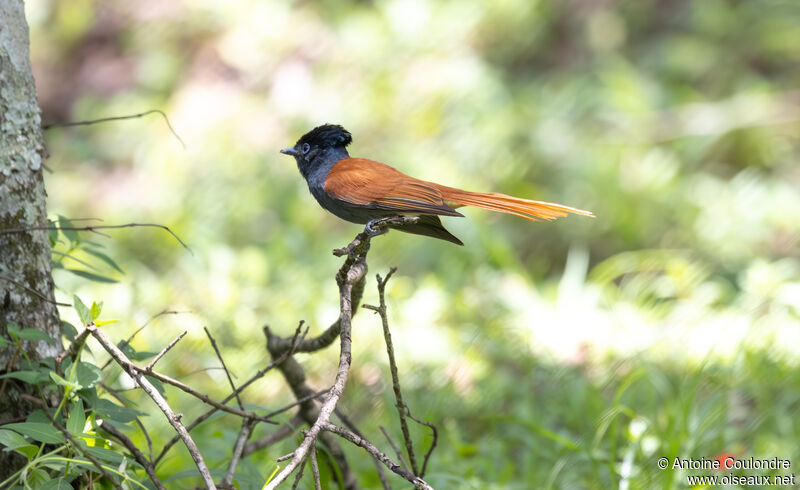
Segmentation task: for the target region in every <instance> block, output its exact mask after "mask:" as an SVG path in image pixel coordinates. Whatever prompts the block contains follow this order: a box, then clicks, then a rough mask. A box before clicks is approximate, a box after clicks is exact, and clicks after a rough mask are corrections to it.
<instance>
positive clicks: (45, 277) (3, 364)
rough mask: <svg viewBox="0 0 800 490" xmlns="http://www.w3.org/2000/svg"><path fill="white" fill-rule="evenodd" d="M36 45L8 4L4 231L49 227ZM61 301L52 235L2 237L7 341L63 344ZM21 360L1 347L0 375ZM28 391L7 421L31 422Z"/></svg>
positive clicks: (5, 413)
mask: <svg viewBox="0 0 800 490" xmlns="http://www.w3.org/2000/svg"><path fill="white" fill-rule="evenodd" d="M28 43H29V41H28V25H27V23H26V21H25V10H24V8H23V3H22V1H21V0H2V1H0V230H3V229H9V228H20V227H28V226H37V225H38V226H42V225H46V224H47V222H46V214H45V197H46V194H45V190H44V180H43V177H42V163H43V161H44V158H45V149H44V144H43V139H42V131H41V114H40V110H39V105H38V102H37V98H36V87H35V85H34V81H33V73H32V72H31V64H30V55H29V44H28ZM48 300H49V301H48ZM53 300H54V297H53V279H52V276H51V273H50V241H49V238H48V234H47V231H31V232H27V233H2V232H0V335H2V336H3V338H5V339H6V340H8V339H9V337H8V325H9V323H15V324H17V325H19V327H21V328H35V329H38V330H41V331H43V332H46V333H47V334H48V335H49V336H50V337H51V338H54V339H56V340H58V339H60V336H61V327H60V322H59V319H58V312H57V310H56V306H55V304H54V303H53V302H52V301H53ZM59 347H60V342H58V341H57V342H56V343H55V345H50V344H48V343H46V342H41V341H40V342H26V343H25V344H23V348H24V349H25V351H26V353H27V354H28V356H30V357H31V358H32V359H40V358H43V357H47V356H53V355H55V354H57V352H58V349H59ZM21 357H24V356H22V353H21V352H17V351H16V348H15V347H14V346H13V345H8V346H6V347H5V348H0V372H5V371H8V370H9V369H10V368H11V369H13V367H14V366H15V365H16V364H17V363H18V362H19V360H20V358H21ZM22 389H25V385H22V384H19V383H15V382H11V380H9V383H8V384H7V386H6V387H5V392H4V393H3V395H2V397H0V421H4V420H9V419H14V418H18V417H24V416H25V414H26V410H27V407H26V404H24V403H21V402H20V398H19V395H20V394H21V391H20V390H22ZM11 454H13V452H10V451H2V452H0V475H3V474H7V472H8V471H9V469H10V465H13V462H11V461H9V460H8V459H7V458H8V457H9V455H11Z"/></svg>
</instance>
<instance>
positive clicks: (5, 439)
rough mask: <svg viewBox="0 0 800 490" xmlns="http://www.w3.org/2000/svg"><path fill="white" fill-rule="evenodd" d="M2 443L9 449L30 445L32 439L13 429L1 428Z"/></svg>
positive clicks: (0, 440)
mask: <svg viewBox="0 0 800 490" xmlns="http://www.w3.org/2000/svg"><path fill="white" fill-rule="evenodd" d="M0 444H2V445H3V446H5V447H7V448H8V449H16V448H18V447H22V446H28V445H30V441H28V440H27V439H25V438H24V437H22V436H21V435H19V434H17V433H16V432H14V431H13V430H5V429H0Z"/></svg>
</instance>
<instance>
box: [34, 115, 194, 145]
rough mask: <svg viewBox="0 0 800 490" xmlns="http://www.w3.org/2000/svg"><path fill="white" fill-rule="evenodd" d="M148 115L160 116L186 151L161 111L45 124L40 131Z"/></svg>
mask: <svg viewBox="0 0 800 490" xmlns="http://www.w3.org/2000/svg"><path fill="white" fill-rule="evenodd" d="M148 114H161V116H162V117H163V118H164V121H165V122H166V123H167V127H168V128H169V130H170V132H171V133H172V135H173V136H175V139H177V140H178V141H179V142H180V144H181V146H183V149H184V150H185V149H186V143H184V142H183V140H182V139H181V137H180V136H178V133H177V132H175V129H173V128H172V124H170V122H169V118H168V117H167V115H166V114H164V111H161V110H159V109H152V110H149V111H145V112H142V113H139V114H132V115H130V116H114V117H102V118H100V119H90V120H88V121H75V122H66V123H53V124H45V125H44V126H42V130H43V131H47V130H48V129H52V128H67V127H71V126H89V125H91V124H99V123H104V122H109V121H123V120H125V119H135V118H139V117H143V116H146V115H148Z"/></svg>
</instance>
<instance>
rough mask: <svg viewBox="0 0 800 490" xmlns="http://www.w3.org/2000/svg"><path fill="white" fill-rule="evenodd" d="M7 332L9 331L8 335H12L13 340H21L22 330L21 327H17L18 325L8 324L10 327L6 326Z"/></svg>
mask: <svg viewBox="0 0 800 490" xmlns="http://www.w3.org/2000/svg"><path fill="white" fill-rule="evenodd" d="M6 330H7V331H8V334H9V335H11V337H12V338H14V339H18V338H19V332H20V331H21V330H22V329H21V328H19V325H17V324H16V323H14V322H8V325H6Z"/></svg>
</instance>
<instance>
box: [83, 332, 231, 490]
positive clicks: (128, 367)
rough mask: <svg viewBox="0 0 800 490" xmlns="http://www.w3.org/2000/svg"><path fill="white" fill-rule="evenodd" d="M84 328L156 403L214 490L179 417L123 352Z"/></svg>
mask: <svg viewBox="0 0 800 490" xmlns="http://www.w3.org/2000/svg"><path fill="white" fill-rule="evenodd" d="M86 328H88V329H90V330H89V331H90V332H91V333H92V336H94V338H96V339H97V341H98V342H100V344H101V345H102V346H103V348H104V349H105V350H106V352H108V353H109V354H111V356H112V357H113V358H114V360H115V361H116V362H117V364H119V365H120V367H122V369H123V370H125V372H126V373H128V376H130V377H131V378H133V380H134V381H136V383H137V384H138V385H139V386H141V387H142V389H143V390H144V391H145V393H147V394H148V395H149V396H150V398H152V399H153V401H154V402H155V403H156V405H157V406H158V408H160V409H161V411H162V412H163V413H164V415H165V416H166V417H167V420H168V421H169V423H170V425H172V427H173V428H174V429H175V431H177V432H178V434H179V435H180V437H181V439H183V443H184V444H185V445H186V449H188V450H189V454H190V455H191V456H192V459H193V460H194V463H195V465H196V466H197V469H198V471H199V472H200V476H202V478H203V481H204V482H205V484H206V486H207V487H208V488H210V489H216V488H217V487H216V485H215V484H214V480H213V478H211V473H209V471H208V466H206V462H205V461H204V460H203V456H202V455H201V454H200V450H199V449H198V448H197V445H196V444H195V443H194V440H192V436H191V435H189V431H188V430H186V427H184V425H183V424H182V423H181V421H180V418H181V416H180V415H178V414H176V413H175V412H173V411H172V408H171V407H170V406H169V404H168V403H167V401H166V400H165V399H164V397H163V396H161V393H159V392H158V390H157V389H156V388H155V386H153V385H152V383H150V381H149V380H148V379H147V378H146V377H145V375H144V373H143V372H142V370H141V369H140V368H139V369H137V368H136V366H135V365H134V364H133V363H132V362H131V361H130V359H128V357H127V356H126V355H125V353H124V352H122V351H121V350H119V348H117V346H116V345H114V343H113V342H111V340H110V339H109V338H108V337H106V335H105V334H104V333H103V331H102V330H100V329H98V328H97V327H96V326H94V325H93V324H90V325H88V326H87V327H86Z"/></svg>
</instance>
